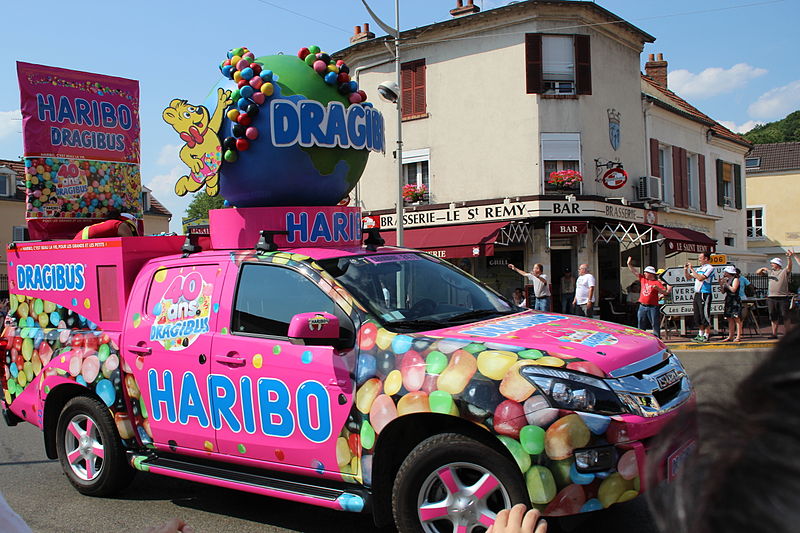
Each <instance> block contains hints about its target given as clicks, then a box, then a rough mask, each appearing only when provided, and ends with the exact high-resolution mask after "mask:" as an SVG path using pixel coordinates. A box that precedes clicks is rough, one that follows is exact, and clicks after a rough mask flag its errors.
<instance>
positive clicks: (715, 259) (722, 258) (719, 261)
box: [710, 254, 728, 266]
mask: <svg viewBox="0 0 800 533" xmlns="http://www.w3.org/2000/svg"><path fill="white" fill-rule="evenodd" d="M710 263H711V264H712V265H714V266H717V265H725V264H727V263H728V256H727V255H725V254H714V255H712V256H711V261H710Z"/></svg>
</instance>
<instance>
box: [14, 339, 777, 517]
mask: <svg viewBox="0 0 800 533" xmlns="http://www.w3.org/2000/svg"><path fill="white" fill-rule="evenodd" d="M678 355H679V356H680V357H681V360H682V361H683V362H684V365H685V366H686V368H687V370H688V372H689V375H690V376H691V377H692V379H693V381H694V382H695V385H696V387H697V390H698V400H699V401H700V402H705V401H708V400H710V399H713V398H715V397H716V396H717V395H720V394H725V393H726V392H727V391H729V390H730V387H732V386H733V384H735V383H736V382H737V381H738V380H739V379H741V378H742V377H743V376H744V375H746V374H747V373H748V372H749V370H750V369H752V367H753V366H754V365H755V364H757V363H758V361H759V360H760V359H762V358H763V357H764V356H765V355H766V351H765V350H758V351H756V350H745V349H739V350H728V351H706V350H691V351H684V352H678ZM0 491H2V492H3V494H4V495H5V497H6V500H7V501H8V502H9V504H10V505H11V507H12V508H13V509H15V510H16V511H17V512H18V513H19V514H20V515H21V516H22V517H23V518H24V519H25V520H26V521H27V522H28V524H29V525H30V526H31V528H32V529H33V531H35V532H43V533H62V532H63V533H74V532H76V531H81V532H87V533H89V532H98V533H99V532H134V533H137V532H144V531H146V530H147V529H148V527H150V526H153V525H157V524H160V523H163V522H165V521H166V520H168V519H170V518H172V517H181V518H183V519H184V520H186V521H188V522H189V523H190V524H192V526H193V527H194V528H195V530H196V531H197V532H198V533H200V532H215V533H216V532H236V533H249V532H259V533H264V532H286V531H302V532H308V533H322V532H337V531H348V532H353V531H358V532H378V531H393V529H392V528H386V529H383V530H379V529H377V528H375V527H374V526H373V524H372V521H371V518H370V517H369V516H368V515H354V514H349V513H343V512H335V511H329V510H326V509H319V508H315V507H311V506H308V505H301V504H296V503H292V502H288V501H283V500H278V499H273V498H267V497H262V496H256V495H252V494H247V493H243V492H238V491H233V490H226V489H220V488H216V487H210V486H206V485H201V484H197V483H190V482H185V481H181V480H175V479H170V478H166V477H161V476H156V475H148V474H141V473H140V474H138V475H137V477H136V479H135V480H134V482H133V483H132V484H131V486H130V487H128V489H126V490H125V491H124V492H122V493H121V494H120V495H119V496H117V497H116V498H114V499H100V498H90V497H86V496H81V495H80V494H79V493H78V492H77V491H75V490H74V489H73V488H72V486H71V485H70V484H69V481H67V478H66V477H65V476H64V475H63V474H62V472H61V467H60V465H59V464H58V462H57V461H49V460H47V459H46V457H45V454H44V445H43V444H42V438H41V434H40V432H39V430H38V429H36V428H34V427H33V426H31V425H29V424H20V425H18V426H16V427H13V428H9V427H7V426H6V425H5V423H3V422H2V421H0ZM568 525H569V524H568ZM570 526H571V529H572V531H573V532H574V533H589V532H595V531H614V532H615V533H625V532H631V533H634V532H635V533H649V532H655V526H654V524H653V521H652V518H651V516H650V514H649V512H648V509H647V504H646V502H645V500H644V498H637V499H636V500H633V501H631V502H628V503H625V504H621V505H617V506H614V507H612V508H610V509H608V510H606V511H601V512H598V513H593V514H592V515H590V516H588V517H586V518H585V519H584V520H583V521H582V523H580V524H571V525H570Z"/></svg>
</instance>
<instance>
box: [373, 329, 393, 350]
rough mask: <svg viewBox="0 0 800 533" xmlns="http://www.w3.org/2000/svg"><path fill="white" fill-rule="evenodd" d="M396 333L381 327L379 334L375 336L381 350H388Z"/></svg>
mask: <svg viewBox="0 0 800 533" xmlns="http://www.w3.org/2000/svg"><path fill="white" fill-rule="evenodd" d="M396 335H397V334H396V333H392V332H391V331H389V330H386V329H384V328H380V329H379V330H378V334H377V335H376V336H375V344H377V345H378V348H380V349H381V350H388V349H389V346H391V345H392V339H394V337H395V336H396Z"/></svg>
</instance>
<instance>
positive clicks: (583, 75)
mask: <svg viewBox="0 0 800 533" xmlns="http://www.w3.org/2000/svg"><path fill="white" fill-rule="evenodd" d="M575 93H576V94H592V59H591V50H590V48H589V36H588V35H576V36H575Z"/></svg>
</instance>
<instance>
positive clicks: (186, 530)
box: [145, 518, 194, 533]
mask: <svg viewBox="0 0 800 533" xmlns="http://www.w3.org/2000/svg"><path fill="white" fill-rule="evenodd" d="M145 533H194V528H193V527H192V526H190V525H189V524H187V523H186V522H184V521H183V520H181V519H180V518H173V519H172V520H170V521H169V522H166V523H164V524H161V525H160V526H154V527H151V528H150V529H148V530H147V531H145Z"/></svg>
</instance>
